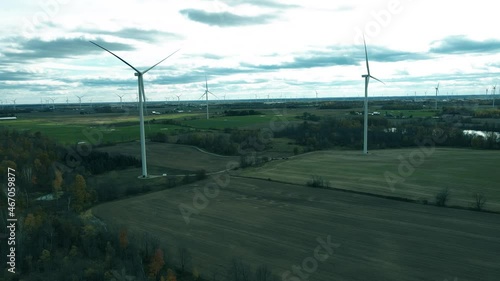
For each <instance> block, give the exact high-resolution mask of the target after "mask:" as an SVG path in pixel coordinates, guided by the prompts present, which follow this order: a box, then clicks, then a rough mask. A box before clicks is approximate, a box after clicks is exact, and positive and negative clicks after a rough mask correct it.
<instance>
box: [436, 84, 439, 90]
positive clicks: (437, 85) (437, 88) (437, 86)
mask: <svg viewBox="0 0 500 281" xmlns="http://www.w3.org/2000/svg"><path fill="white" fill-rule="evenodd" d="M436 88H437V90H438V91H439V82H438V85H437V86H436Z"/></svg>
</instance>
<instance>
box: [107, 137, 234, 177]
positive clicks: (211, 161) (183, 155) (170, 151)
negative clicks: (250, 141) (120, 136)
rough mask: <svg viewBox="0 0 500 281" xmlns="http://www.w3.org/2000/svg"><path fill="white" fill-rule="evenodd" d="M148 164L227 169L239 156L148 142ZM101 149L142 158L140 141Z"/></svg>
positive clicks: (186, 168)
mask: <svg viewBox="0 0 500 281" xmlns="http://www.w3.org/2000/svg"><path fill="white" fill-rule="evenodd" d="M146 149H147V155H148V166H150V167H158V168H171V169H175V170H184V171H191V172H196V171H198V170H206V171H207V172H218V171H223V170H226V169H227V167H228V164H229V163H230V162H236V163H238V161H239V157H238V156H221V155H217V154H213V153H209V152H205V151H203V150H200V149H198V148H196V147H194V146H189V145H178V144H168V143H154V142H151V143H149V142H148V143H147V146H146ZM98 150H100V151H105V152H109V153H119V154H123V155H130V156H134V157H137V159H140V143H139V142H129V143H122V144H117V145H114V146H107V147H102V148H99V149H98Z"/></svg>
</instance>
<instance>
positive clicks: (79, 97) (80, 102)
mask: <svg viewBox="0 0 500 281" xmlns="http://www.w3.org/2000/svg"><path fill="white" fill-rule="evenodd" d="M76 97H77V98H78V103H79V107H80V109H79V110H80V111H81V110H82V98H83V96H76Z"/></svg>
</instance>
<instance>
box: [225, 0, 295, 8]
mask: <svg viewBox="0 0 500 281" xmlns="http://www.w3.org/2000/svg"><path fill="white" fill-rule="evenodd" d="M224 2H226V3H227V4H228V5H232V6H233V5H254V6H260V7H268V8H280V9H283V8H297V7H299V6H298V5H293V4H285V3H282V2H278V1H272V0H252V1H247V0H226V1H224Z"/></svg>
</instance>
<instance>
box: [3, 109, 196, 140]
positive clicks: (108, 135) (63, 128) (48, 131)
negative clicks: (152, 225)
mask: <svg viewBox="0 0 500 281" xmlns="http://www.w3.org/2000/svg"><path fill="white" fill-rule="evenodd" d="M191 116H193V115H192V114H190V115H188V114H183V115H180V114H176V115H163V116H160V117H157V116H147V118H146V119H145V120H146V123H145V132H146V135H149V134H155V133H157V132H168V131H172V130H177V129H185V128H183V127H181V126H175V125H165V124H157V123H158V122H157V123H156V124H152V122H151V120H152V119H155V120H157V121H161V120H166V119H182V118H187V117H191ZM148 121H149V122H148ZM0 126H3V127H4V128H10V129H17V130H19V131H30V132H37V131H40V132H42V133H43V134H44V135H46V136H48V137H50V138H53V139H55V140H57V141H58V142H60V143H63V144H74V143H77V142H79V141H89V139H88V137H87V136H86V134H85V132H92V133H95V132H96V131H98V132H100V133H101V134H102V141H101V143H117V142H127V141H132V140H137V139H139V120H138V117H137V116H130V115H127V116H124V115H118V114H94V115H79V114H75V113H74V114H59V115H57V116H52V115H49V114H47V116H45V117H41V116H36V115H27V114H26V115H21V116H19V117H18V120H7V121H2V122H1V123H0Z"/></svg>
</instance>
